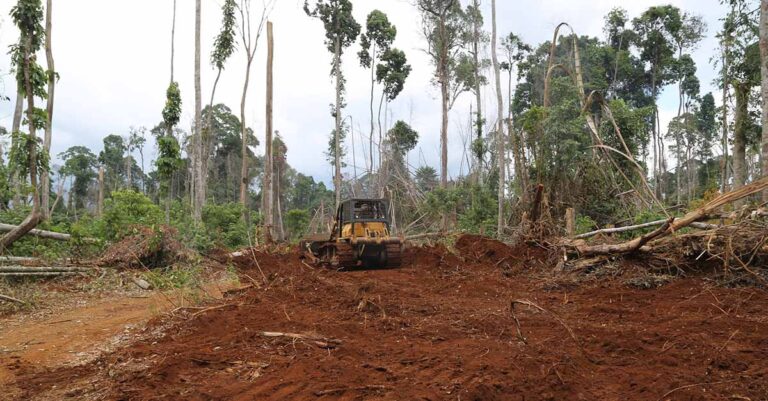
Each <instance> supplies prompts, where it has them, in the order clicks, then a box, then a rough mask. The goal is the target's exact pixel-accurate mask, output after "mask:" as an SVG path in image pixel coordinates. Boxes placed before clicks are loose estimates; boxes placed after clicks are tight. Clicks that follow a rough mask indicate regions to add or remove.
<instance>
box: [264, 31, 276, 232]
mask: <svg viewBox="0 0 768 401" xmlns="http://www.w3.org/2000/svg"><path fill="white" fill-rule="evenodd" d="M273 57H274V42H273V37H272V22H269V21H268V22H267V110H266V124H265V125H266V132H265V133H264V134H265V140H264V142H265V144H264V147H265V149H264V181H263V183H262V190H261V194H262V207H263V208H264V235H265V236H266V238H265V241H266V243H269V242H270V241H271V240H272V238H273V236H272V232H273V231H272V228H273V225H274V218H273V214H272V197H273V195H272V156H273V154H272V90H273V86H272V84H273V82H272V61H273Z"/></svg>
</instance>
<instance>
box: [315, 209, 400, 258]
mask: <svg viewBox="0 0 768 401" xmlns="http://www.w3.org/2000/svg"><path fill="white" fill-rule="evenodd" d="M389 230H390V221H389V214H388V213H387V203H386V201H385V200H384V199H360V198H356V199H349V200H345V201H343V202H341V204H340V205H339V207H338V209H337V210H336V215H335V217H334V223H333V229H332V230H331V234H330V236H329V235H327V234H326V235H319V236H318V235H316V236H312V237H308V238H305V239H303V240H302V241H301V243H300V246H301V248H302V252H303V253H304V257H306V258H308V259H310V260H311V261H312V262H313V263H315V264H320V265H327V266H332V267H336V268H339V269H349V268H354V267H399V266H400V258H401V255H402V249H403V239H402V238H398V237H393V236H392V235H391V234H390V231H389Z"/></svg>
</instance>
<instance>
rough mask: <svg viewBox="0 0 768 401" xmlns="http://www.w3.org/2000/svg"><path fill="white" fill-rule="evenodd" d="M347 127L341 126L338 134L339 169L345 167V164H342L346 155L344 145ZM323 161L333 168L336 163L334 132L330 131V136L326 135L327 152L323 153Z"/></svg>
mask: <svg viewBox="0 0 768 401" xmlns="http://www.w3.org/2000/svg"><path fill="white" fill-rule="evenodd" d="M347 131H348V128H347V125H346V124H342V126H341V133H340V134H339V159H340V161H339V163H340V164H341V167H342V168H344V167H347V163H345V162H344V157H345V156H346V155H347V149H346V147H345V146H344V143H345V141H346V139H347ZM325 160H327V161H328V163H329V164H330V165H331V166H334V165H335V164H334V163H336V130H335V129H334V130H332V131H331V134H330V135H328V150H326V152H325Z"/></svg>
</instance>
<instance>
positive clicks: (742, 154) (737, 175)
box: [733, 83, 750, 203]
mask: <svg viewBox="0 0 768 401" xmlns="http://www.w3.org/2000/svg"><path fill="white" fill-rule="evenodd" d="M733 88H734V92H735V94H736V114H735V121H734V130H733V178H734V180H733V189H739V188H741V187H743V186H744V184H746V182H747V159H746V143H747V118H748V115H747V114H748V111H749V110H748V106H749V90H750V88H749V85H747V84H745V83H736V84H734V85H733ZM737 203H740V202H737Z"/></svg>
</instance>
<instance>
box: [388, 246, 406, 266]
mask: <svg viewBox="0 0 768 401" xmlns="http://www.w3.org/2000/svg"><path fill="white" fill-rule="evenodd" d="M402 256H403V246H402V244H387V267H400V264H401V263H402Z"/></svg>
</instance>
